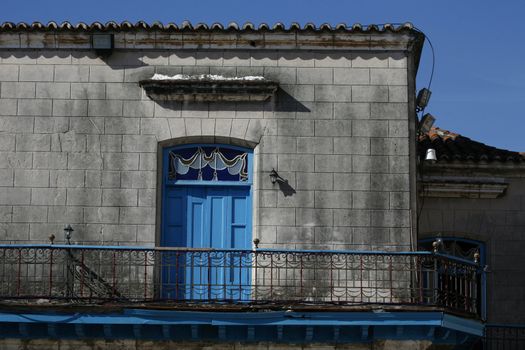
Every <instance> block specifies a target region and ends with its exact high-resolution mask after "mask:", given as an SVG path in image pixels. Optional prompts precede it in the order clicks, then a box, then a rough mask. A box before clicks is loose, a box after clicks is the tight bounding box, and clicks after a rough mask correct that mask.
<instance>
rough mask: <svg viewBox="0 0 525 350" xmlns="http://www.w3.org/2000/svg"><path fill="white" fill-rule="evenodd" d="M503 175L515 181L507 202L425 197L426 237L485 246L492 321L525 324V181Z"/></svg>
mask: <svg viewBox="0 0 525 350" xmlns="http://www.w3.org/2000/svg"><path fill="white" fill-rule="evenodd" d="M494 169H495V170H497V167H494ZM466 173H467V172H463V174H466ZM483 175H485V176H487V174H483ZM489 175H492V176H494V174H489ZM500 176H503V177H504V178H505V180H506V181H507V182H508V183H509V187H508V189H507V193H506V194H505V195H504V196H503V197H501V198H496V199H463V198H425V199H424V202H423V209H422V212H421V217H420V238H425V237H434V236H437V235H441V236H449V237H460V238H467V239H474V240H479V241H482V242H485V244H486V250H487V251H486V257H487V265H488V272H487V274H486V276H487V303H486V305H487V316H488V321H489V322H493V323H494V322H496V323H523V322H525V316H524V315H525V298H524V291H525V264H523V263H522V261H523V259H524V256H525V255H524V253H525V178H524V177H523V175H521V176H515V175H514V176H505V175H500Z"/></svg>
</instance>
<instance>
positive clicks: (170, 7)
mask: <svg viewBox="0 0 525 350" xmlns="http://www.w3.org/2000/svg"><path fill="white" fill-rule="evenodd" d="M1 9H2V12H1V14H0V21H2V22H3V21H13V22H19V21H26V22H32V21H42V22H47V21H51V20H54V21H57V22H62V21H65V20H67V21H70V22H78V21H84V22H93V21H100V22H106V21H109V20H115V21H119V22H120V21H123V20H129V21H132V22H136V21H138V20H145V21H147V22H153V21H161V22H164V23H167V22H175V23H181V22H182V21H183V20H189V21H191V22H192V23H198V22H204V23H208V24H211V23H214V22H221V23H228V22H230V21H236V22H239V23H244V22H246V21H250V22H253V23H260V22H267V23H271V24H273V23H275V22H283V23H290V22H294V21H295V22H299V23H301V24H304V23H307V22H313V23H316V24H321V23H325V22H326V23H330V24H334V25H335V24H337V23H340V22H345V23H347V24H353V23H362V24H370V23H399V22H406V21H410V22H412V23H414V24H415V25H416V26H417V27H418V28H420V29H421V30H422V31H423V32H425V33H426V35H427V36H429V37H430V39H431V40H432V43H433V45H434V48H435V51H436V61H435V73H434V80H433V82H432V88H431V90H432V92H433V94H432V99H431V101H430V104H429V106H428V108H427V112H430V113H432V114H433V115H434V116H436V117H437V121H436V125H437V126H439V127H441V128H444V129H448V130H452V131H455V132H458V133H461V134H463V135H465V136H467V137H470V138H472V139H475V140H477V141H481V142H484V143H487V144H489V145H492V146H496V147H500V148H506V149H510V150H516V151H525V137H524V135H525V132H524V131H525V130H524V126H525V121H524V119H525V112H524V111H523V110H524V108H523V106H522V103H524V102H525V84H524V82H525V65H524V59H523V58H524V56H525V45H524V43H525V25H524V24H523V16H524V15H525V1H522V0H513V1H511V0H502V1H498V2H496V1H486V0H479V1H472V0H461V1H460V0H455V1H449V0H442V1H421V0H419V1H403V0H396V1H392V0H375V1H365V0H361V1H350V0H346V1H343V0H340V1H337V0H318V1H313V0H293V1H292V0H266V1H253V0H252V1H250V0H244V1H242V0H228V1H227V0H224V1H213V0H185V1H178V0H171V1H169V0H159V1H154V0H150V1H147V0H140V1H139V0H106V1H100V0H88V1H86V0H84V1H78V0H69V1H67V0H17V1H13V0H2V3H1ZM431 63H432V59H431V52H430V49H429V47H428V46H425V50H424V53H423V58H422V62H421V66H420V70H419V73H418V88H421V87H424V86H426V85H427V84H428V79H429V76H430V67H431Z"/></svg>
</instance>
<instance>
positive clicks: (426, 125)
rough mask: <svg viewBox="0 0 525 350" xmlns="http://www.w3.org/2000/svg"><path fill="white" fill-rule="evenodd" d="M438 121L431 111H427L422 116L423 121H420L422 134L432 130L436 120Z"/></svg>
mask: <svg viewBox="0 0 525 350" xmlns="http://www.w3.org/2000/svg"><path fill="white" fill-rule="evenodd" d="M435 121H436V118H434V116H433V115H432V114H430V113H427V114H425V115H424V116H423V118H421V121H420V122H419V132H420V133H422V134H426V133H427V132H429V131H430V129H431V128H432V125H434V122H435Z"/></svg>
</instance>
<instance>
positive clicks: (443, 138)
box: [418, 127, 525, 162]
mask: <svg viewBox="0 0 525 350" xmlns="http://www.w3.org/2000/svg"><path fill="white" fill-rule="evenodd" d="M429 148H434V149H435V150H436V156H437V159H438V161H454V160H457V161H474V162H479V161H487V162H493V161H497V162H525V154H524V153H519V152H513V151H508V150H504V149H500V148H496V147H492V146H488V145H485V144H484V143H481V142H477V141H474V140H471V139H469V138H468V137H465V136H462V135H460V134H457V133H454V132H451V131H448V130H443V129H440V128H436V127H433V128H432V129H431V130H430V131H429V132H428V133H426V134H423V135H421V136H420V137H419V143H418V153H419V156H420V157H424V156H425V154H426V151H427V149H429Z"/></svg>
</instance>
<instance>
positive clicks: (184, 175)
mask: <svg viewBox="0 0 525 350" xmlns="http://www.w3.org/2000/svg"><path fill="white" fill-rule="evenodd" d="M247 169H248V153H247V152H244V151H240V150H236V149H231V148H226V147H218V146H211V147H199V146H196V147H189V148H182V149H176V150H173V151H170V152H169V174H168V177H169V179H171V180H197V181H248V170H247Z"/></svg>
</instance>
